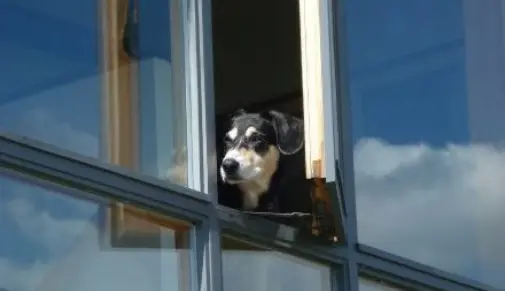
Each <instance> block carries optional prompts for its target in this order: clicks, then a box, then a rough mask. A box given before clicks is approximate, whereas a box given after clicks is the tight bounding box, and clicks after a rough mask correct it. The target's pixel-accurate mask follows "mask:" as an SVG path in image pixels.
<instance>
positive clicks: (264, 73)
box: [212, 0, 342, 241]
mask: <svg viewBox="0 0 505 291" xmlns="http://www.w3.org/2000/svg"><path fill="white" fill-rule="evenodd" d="M212 21H213V22H212V26H213V27H212V28H213V53H214V87H215V106H216V107H215V110H216V148H217V151H218V152H217V153H218V167H219V166H220V165H221V162H222V159H223V157H224V155H225V152H226V150H225V146H224V138H225V135H226V133H227V132H228V131H229V130H230V129H231V127H230V119H231V117H232V116H233V114H234V112H236V111H237V110H239V109H245V110H246V111H247V112H264V111H268V110H272V109H273V110H277V111H279V112H282V113H286V114H289V115H292V116H295V117H299V118H301V119H303V117H304V113H303V97H302V91H303V85H302V84H303V82H302V61H301V42H300V41H301V40H300V17H299V3H298V1H266V0H262V1H245V2H244V1H234V0H214V1H213V2H212ZM301 155H302V156H303V155H304V153H303V152H302V153H301ZM302 160H303V163H297V164H296V165H297V166H298V168H296V169H293V168H290V170H291V171H293V172H297V173H299V175H295V176H296V177H298V178H299V179H298V180H300V178H301V179H303V180H305V181H307V183H306V184H307V185H308V188H307V191H294V192H293V195H288V194H286V193H283V194H282V195H281V196H279V198H278V199H289V200H290V201H289V204H290V205H291V206H292V207H291V208H290V209H294V210H295V211H292V212H285V213H279V212H278V211H276V209H278V208H277V207H273V209H272V208H270V209H267V210H265V209H261V211H259V210H258V211H254V210H253V211H244V209H242V198H241V197H240V196H237V192H235V190H232V189H231V187H229V186H228V185H226V184H223V183H222V180H221V176H220V174H218V179H220V181H219V182H220V187H219V203H220V204H221V205H222V206H225V208H223V209H225V210H226V211H230V212H239V213H240V212H247V215H254V216H262V217H264V218H267V219H269V220H273V221H275V222H278V223H282V224H286V225H290V226H293V227H295V228H297V229H299V230H300V233H301V234H305V235H309V236H310V237H314V236H316V237H320V238H323V239H324V240H325V241H326V239H331V240H332V241H335V237H336V236H337V235H336V233H337V231H336V227H335V225H334V224H335V223H334V219H333V217H332V215H333V214H332V212H331V205H330V199H329V197H328V195H333V194H329V191H328V189H326V187H325V183H324V181H322V180H321V179H311V180H308V179H306V176H305V160H304V157H302ZM285 170H286V169H285V168H279V169H278V171H285ZM218 173H220V169H218ZM292 177H293V176H292ZM232 187H233V186H232ZM330 192H331V191H330ZM262 199H267V200H268V199H270V198H263V197H262ZM307 199H309V200H307ZM307 201H309V202H307ZM268 202H271V201H267V202H265V203H267V204H268ZM284 202H285V201H284ZM276 203H277V202H276ZM307 203H309V204H310V205H309V206H307V205H306V204H307ZM232 208H233V209H235V210H232ZM339 233H340V232H339ZM338 240H342V238H341V237H338Z"/></svg>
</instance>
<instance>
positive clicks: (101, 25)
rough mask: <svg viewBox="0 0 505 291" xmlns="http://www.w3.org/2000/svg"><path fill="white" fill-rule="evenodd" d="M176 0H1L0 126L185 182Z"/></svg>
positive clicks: (181, 59)
mask: <svg viewBox="0 0 505 291" xmlns="http://www.w3.org/2000/svg"><path fill="white" fill-rule="evenodd" d="M181 3H182V2H181V1H178V0H152V1H135V0H104V1H75V0H71V1H68V0H47V1H42V2H41V1H21V2H19V1H7V2H6V1H3V2H2V3H1V4H0V23H1V24H2V25H1V27H2V28H1V29H0V32H1V33H0V46H1V47H2V54H1V55H0V62H1V63H2V66H1V68H0V130H1V131H6V132H11V133H14V134H18V135H23V136H27V137H30V138H33V139H36V140H39V141H42V142H45V143H49V144H52V145H56V146H58V147H60V148H62V149H65V150H69V151H72V152H75V153H79V154H81V155H85V156H88V157H93V158H96V159H101V160H104V161H107V162H111V163H114V164H119V165H122V166H124V167H127V168H129V169H132V170H135V171H138V172H142V173H144V174H148V175H151V176H155V177H159V178H166V176H167V174H168V172H170V169H172V170H174V167H175V168H176V169H175V170H174V171H175V172H174V171H172V172H174V173H173V174H174V175H173V177H174V180H175V181H176V182H177V183H179V184H183V185H186V183H187V179H186V176H187V173H186V167H185V166H184V165H185V164H186V163H185V161H186V156H185V152H186V151H185V147H186V132H187V131H186V116H185V112H186V102H185V98H186V94H185V79H184V76H185V73H184V58H185V56H184V53H183V51H184V33H183V31H184V30H183V27H182V26H183V24H182V23H183V22H182V21H181V19H182V14H183V13H182V12H181V11H182V9H183V8H182V5H181ZM27 19H29V20H30V21H28V20H27ZM175 161H177V162H179V163H180V164H181V165H182V166H180V167H176V165H174V162H175Z"/></svg>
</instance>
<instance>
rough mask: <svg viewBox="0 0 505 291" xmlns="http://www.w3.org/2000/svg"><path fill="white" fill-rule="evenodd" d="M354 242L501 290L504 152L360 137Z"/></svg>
mask: <svg viewBox="0 0 505 291" xmlns="http://www.w3.org/2000/svg"><path fill="white" fill-rule="evenodd" d="M355 176H356V193H357V197H356V198H357V207H358V208H357V211H358V225H359V240H360V242H362V243H365V244H368V245H371V246H374V247H376V248H379V249H382V250H386V251H388V252H392V253H394V254H397V255H401V256H405V257H408V258H410V259H413V260H415V261H419V262H422V263H425V264H428V265H431V266H434V267H437V268H440V269H443V270H446V271H449V272H454V273H458V274H459V275H463V276H465V277H470V278H472V279H476V280H480V281H482V282H485V283H488V284H493V285H496V286H500V287H503V286H505V278H503V276H501V274H502V273H503V271H505V243H504V242H505V231H504V230H505V229H504V227H503V222H504V221H505V211H504V210H503V209H504V208H505V192H504V190H503V189H505V149H504V148H501V147H498V146H492V145H486V144H473V145H468V146H463V145H448V146H446V147H445V148H438V149H437V148H431V147H429V146H427V145H422V144H420V145H392V144H388V143H386V142H384V141H381V140H378V139H373V138H370V139H363V140H361V141H360V142H359V143H358V144H357V145H356V147H355Z"/></svg>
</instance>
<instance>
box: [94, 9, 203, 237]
mask: <svg viewBox="0 0 505 291" xmlns="http://www.w3.org/2000/svg"><path fill="white" fill-rule="evenodd" d="M101 3H103V4H102V10H101V23H102V33H101V35H102V37H103V39H102V44H103V45H102V49H101V51H102V63H103V75H102V80H103V82H102V85H103V86H102V87H103V92H102V96H103V109H104V110H103V113H102V116H103V126H104V128H103V135H104V138H103V140H104V141H105V144H104V145H103V148H104V149H106V150H105V151H104V153H103V155H104V156H105V158H106V159H107V160H108V161H109V162H111V163H113V164H116V165H120V166H122V167H125V168H128V169H131V170H134V171H135V172H140V173H142V174H144V175H147V176H151V177H155V178H159V179H162V180H168V179H169V180H170V182H172V183H175V184H178V185H181V186H185V187H189V188H193V189H198V186H197V184H198V183H195V182H194V181H195V180H198V178H195V177H191V175H189V172H190V170H191V167H190V166H188V164H189V162H188V155H187V148H188V147H187V141H188V140H190V138H188V136H189V135H190V134H191V128H192V126H193V123H192V121H191V120H192V118H187V117H188V116H190V115H189V114H188V110H189V109H188V107H189V105H191V104H186V103H190V102H186V99H187V95H186V90H185V88H186V82H185V78H186V72H185V54H184V51H185V43H184V28H183V24H182V23H183V21H182V18H183V17H184V13H182V11H183V10H184V7H185V5H183V2H181V1H178V0H171V1H168V0H153V1H139V0H106V1H102V2H101ZM196 106H198V105H196ZM193 146H194V147H197V146H198V145H195V144H192V145H191V146H190V147H189V148H192V147H193ZM106 211H107V212H108V213H107V215H106V216H107V219H108V227H107V228H108V230H109V232H110V236H111V244H112V245H113V246H125V247H134V246H139V247H149V246H150V245H152V246H157V245H158V244H159V240H160V238H161V237H162V236H163V235H162V233H161V232H160V227H159V226H158V225H157V224H156V222H157V219H156V217H154V216H153V215H152V214H150V212H148V211H146V210H142V209H140V208H138V207H134V206H131V205H125V204H123V203H118V202H113V203H112V205H111V206H110V207H109V208H108V209H107V210H106Z"/></svg>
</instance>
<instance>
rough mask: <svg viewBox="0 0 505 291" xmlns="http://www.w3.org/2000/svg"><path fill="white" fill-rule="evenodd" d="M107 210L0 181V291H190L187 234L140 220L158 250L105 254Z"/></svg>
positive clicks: (170, 224) (161, 222)
mask: <svg viewBox="0 0 505 291" xmlns="http://www.w3.org/2000/svg"><path fill="white" fill-rule="evenodd" d="M111 203H113V202H111V201H98V199H95V201H92V200H84V199H81V198H78V197H75V196H70V195H66V194H62V193H57V192H54V191H51V190H48V189H45V188H42V187H40V186H36V185H32V184H26V183H24V182H20V181H18V180H14V179H7V178H6V177H5V176H4V177H1V178H0V233H2V240H1V242H0V278H2V280H0V288H5V289H6V290H12V291H14V290H41V291H43V290H47V291H57V290H68V291H70V290H78V291H83V290H90V291H91V290H93V291H99V290H103V291H109V290H125V291H128V290H131V291H137V290H146V291H161V290H163V291H166V290H170V291H172V290H173V291H181V290H189V263H190V259H189V258H190V250H189V248H188V247H189V229H190V227H189V226H188V225H186V224H183V223H181V222H177V221H175V220H172V219H169V218H167V217H163V218H162V219H158V220H157V221H156V222H154V221H152V220H146V219H145V220H144V223H145V224H146V225H150V226H151V227H158V229H159V230H160V233H161V236H160V237H158V246H157V247H153V244H152V243H150V244H149V247H141V246H140V247H137V248H128V247H122V248H117V247H111V245H110V244H109V243H108V242H109V237H108V235H107V233H106V231H105V230H106V221H105V220H104V217H105V216H106V214H107V212H108V211H109V209H110V208H109V205H110V204H111ZM139 237H140V236H139ZM130 239H133V238H130ZM146 246H147V244H146Z"/></svg>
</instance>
